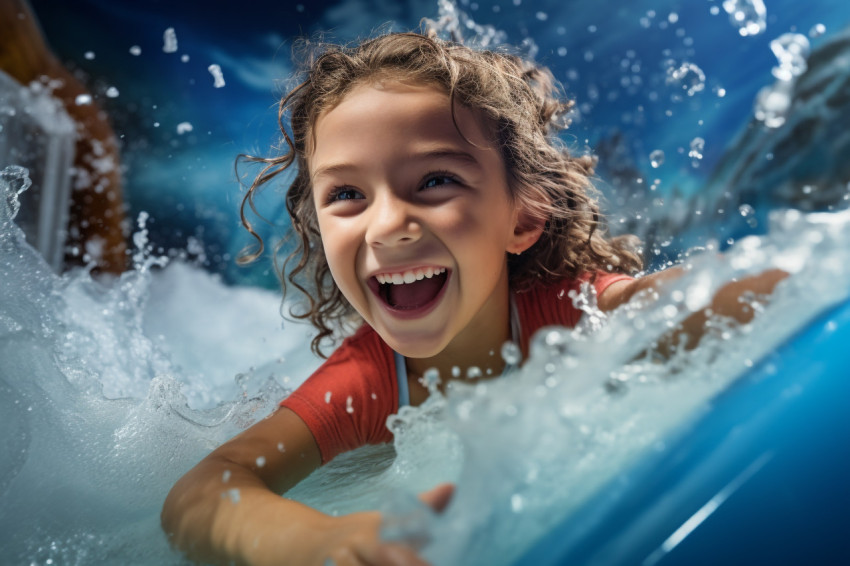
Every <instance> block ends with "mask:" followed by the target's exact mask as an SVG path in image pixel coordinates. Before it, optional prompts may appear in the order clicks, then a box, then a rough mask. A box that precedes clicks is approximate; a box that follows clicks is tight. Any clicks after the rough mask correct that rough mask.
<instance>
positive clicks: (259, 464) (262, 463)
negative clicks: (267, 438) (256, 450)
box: [257, 456, 266, 468]
mask: <svg viewBox="0 0 850 566" xmlns="http://www.w3.org/2000/svg"><path fill="white" fill-rule="evenodd" d="M265 465H266V458H265V457H264V456H258V457H257V467H258V468H262V467H263V466H265Z"/></svg>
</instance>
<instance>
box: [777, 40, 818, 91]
mask: <svg viewBox="0 0 850 566" xmlns="http://www.w3.org/2000/svg"><path fill="white" fill-rule="evenodd" d="M770 50H771V51H773V54H774V55H776V58H777V59H778V60H779V65H778V66H776V67H774V68H773V69H772V71H771V72H772V73H773V76H774V77H776V78H777V79H779V80H780V81H791V80H793V79H795V78H797V77H799V76H800V75H802V74H803V73H805V72H806V68H807V64H806V59H807V58H808V57H809V53H810V52H811V45H810V44H809V40H808V39H807V38H806V36H805V35H802V34H799V33H784V34H782V35H780V36H779V37H777V38H776V39H774V40H773V41H771V42H770Z"/></svg>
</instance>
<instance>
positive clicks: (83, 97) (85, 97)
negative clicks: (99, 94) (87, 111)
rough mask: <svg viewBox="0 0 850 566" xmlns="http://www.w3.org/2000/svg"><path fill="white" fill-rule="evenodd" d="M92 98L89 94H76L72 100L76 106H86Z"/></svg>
mask: <svg viewBox="0 0 850 566" xmlns="http://www.w3.org/2000/svg"><path fill="white" fill-rule="evenodd" d="M91 101H92V98H91V95H90V94H85V93H84V94H78V95H77V97H76V98H75V99H74V104H76V105H77V106H87V105H89V104H91Z"/></svg>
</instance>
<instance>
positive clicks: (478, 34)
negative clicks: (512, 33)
mask: <svg viewBox="0 0 850 566" xmlns="http://www.w3.org/2000/svg"><path fill="white" fill-rule="evenodd" d="M423 24H424V25H425V28H426V29H428V30H431V31H433V32H434V33H435V34H437V36H438V37H440V38H442V39H446V40H451V41H456V42H458V43H465V44H467V45H469V46H472V47H480V48H482V49H492V48H493V47H496V46H500V45H503V44H505V43H506V42H507V38H508V37H507V34H506V33H505V32H503V31H500V30H498V29H496V28H495V27H493V26H490V25H481V24H478V23H476V22H475V20H473V19H472V18H471V17H470V16H469V15H468V14H467V13H466V12H464V11H463V10H461V9H460V8H459V7H458V5H457V2H455V1H454V0H437V19H436V20H432V19H429V18H425V19H424V20H423ZM532 43H533V42H532ZM531 49H532V47H531V46H529V47H528V50H531ZM535 52H536V51H535Z"/></svg>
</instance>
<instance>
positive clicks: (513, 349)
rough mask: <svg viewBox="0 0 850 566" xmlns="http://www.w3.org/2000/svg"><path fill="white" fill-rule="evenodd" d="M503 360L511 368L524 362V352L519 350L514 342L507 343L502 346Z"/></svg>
mask: <svg viewBox="0 0 850 566" xmlns="http://www.w3.org/2000/svg"><path fill="white" fill-rule="evenodd" d="M501 354H502V359H503V360H505V363H506V364H508V365H509V366H515V365H518V364H519V362H520V360H522V352H521V351H520V349H519V346H517V345H516V343H514V342H510V341H508V342H505V343H504V344H502V352H501Z"/></svg>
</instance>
